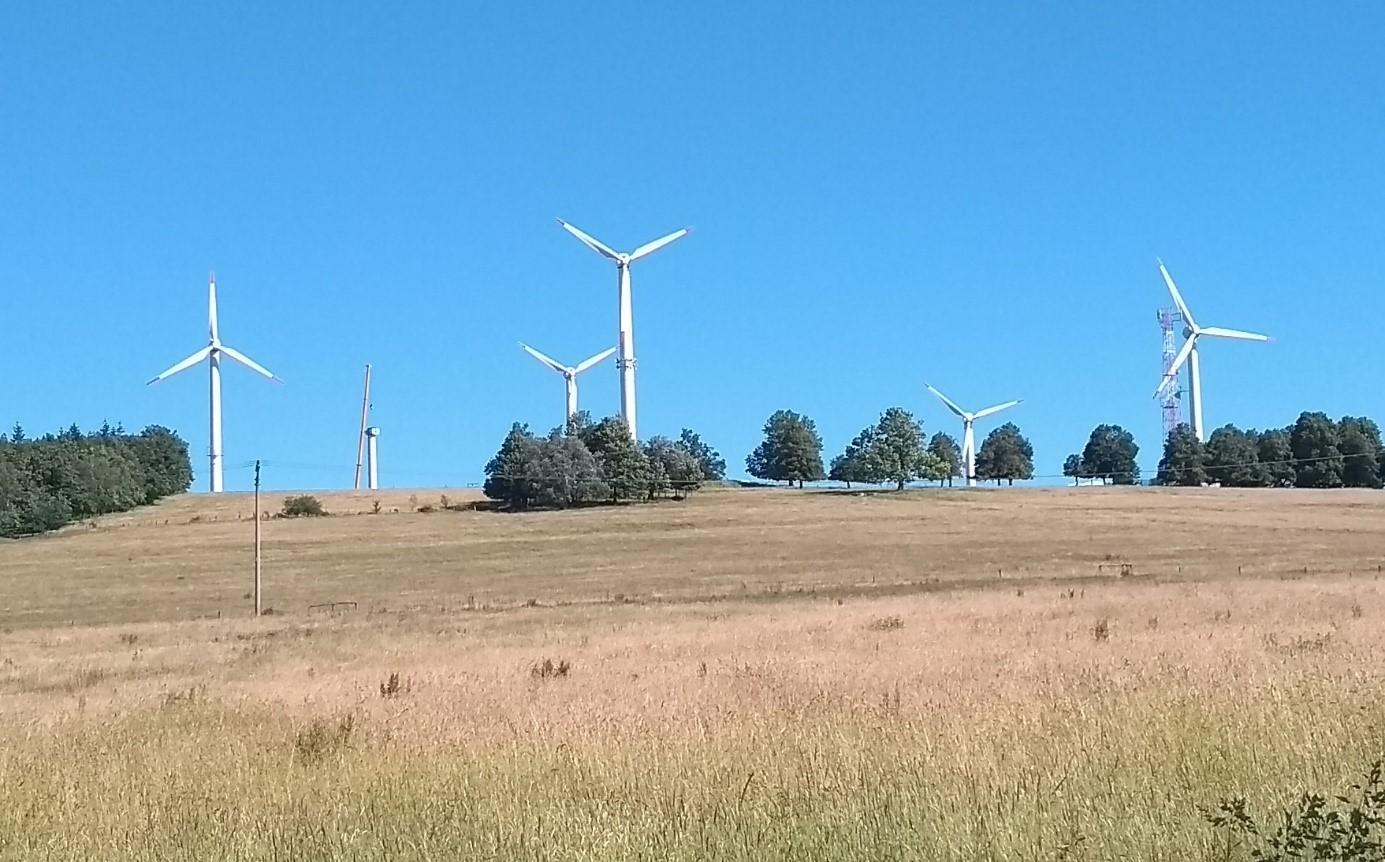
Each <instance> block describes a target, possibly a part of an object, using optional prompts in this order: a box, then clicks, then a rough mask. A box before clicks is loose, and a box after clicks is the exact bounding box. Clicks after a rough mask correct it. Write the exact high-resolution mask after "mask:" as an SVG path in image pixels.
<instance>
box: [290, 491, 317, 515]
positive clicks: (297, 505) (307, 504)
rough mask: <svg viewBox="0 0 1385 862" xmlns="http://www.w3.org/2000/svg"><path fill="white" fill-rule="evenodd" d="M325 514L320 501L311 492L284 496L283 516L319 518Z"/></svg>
mask: <svg viewBox="0 0 1385 862" xmlns="http://www.w3.org/2000/svg"><path fill="white" fill-rule="evenodd" d="M326 514H327V511H326V510H325V509H323V508H322V501H321V500H319V499H318V498H316V497H314V496H312V495H311V494H300V495H298V496H297V497H285V498H284V517H285V518H319V517H321V516H323V515H326Z"/></svg>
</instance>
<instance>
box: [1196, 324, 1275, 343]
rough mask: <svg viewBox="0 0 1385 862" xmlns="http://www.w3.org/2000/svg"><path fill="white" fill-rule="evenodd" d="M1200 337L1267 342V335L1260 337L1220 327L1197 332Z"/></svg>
mask: <svg viewBox="0 0 1385 862" xmlns="http://www.w3.org/2000/svg"><path fill="white" fill-rule="evenodd" d="M1199 334H1200V335H1211V336H1214V337H1216V338H1234V339H1236V340H1238V341H1269V340H1270V337H1269V336H1268V335H1261V334H1260V333H1258V332H1242V331H1241V330H1239V329H1223V328H1222V327H1220V326H1209V327H1207V328H1206V329H1202V330H1199Z"/></svg>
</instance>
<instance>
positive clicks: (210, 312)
mask: <svg viewBox="0 0 1385 862" xmlns="http://www.w3.org/2000/svg"><path fill="white" fill-rule="evenodd" d="M207 334H208V336H209V338H208V343H207V346H206V347H204V348H202V349H201V350H199V351H197V352H196V353H194V354H193V355H191V356H189V357H188V358H187V359H184V360H183V361H182V362H179V363H178V364H177V365H175V366H173V367H172V368H170V369H168V370H167V371H165V372H164V373H162V374H160V375H159V376H158V377H155V378H154V379H152V380H150V381H149V384H153V383H158V382H159V381H160V380H164V379H166V378H169V377H172V376H173V375H175V374H178V373H179V372H182V371H186V370H187V369H189V368H191V367H192V366H194V365H196V364H197V363H199V362H201V361H202V360H204V359H210V360H211V362H210V366H211V376H212V392H211V401H212V416H211V424H212V446H211V459H212V470H211V490H212V493H213V494H219V493H221V356H222V354H225V355H226V356H229V357H230V358H232V359H234V360H235V361H237V362H239V363H240V364H241V365H244V366H245V367H246V368H249V369H250V370H251V371H254V372H256V373H259V374H263V375H264V376H265V377H268V378H269V379H270V380H273V381H274V382H276V383H282V382H283V381H281V380H280V379H279V378H277V377H275V376H274V374H273V373H272V372H270V370H269V369H267V368H265V367H264V366H263V365H261V364H259V363H258V362H256V361H255V360H253V359H251V358H250V357H249V356H246V355H245V354H244V353H241V352H240V351H239V350H236V349H235V348H232V347H228V346H226V345H225V344H222V343H221V336H220V335H219V334H218V333H217V327H216V273H212V275H211V278H210V280H209V281H208V284H207ZM149 384H146V385H149Z"/></svg>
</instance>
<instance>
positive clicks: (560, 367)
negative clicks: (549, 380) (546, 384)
mask: <svg viewBox="0 0 1385 862" xmlns="http://www.w3.org/2000/svg"><path fill="white" fill-rule="evenodd" d="M519 346H520V347H523V348H524V350H525V351H526V352H527V353H528V354H529V355H530V356H532V357H534V358H535V359H537V360H538V361H540V362H542V363H543V364H544V365H547V366H548V367H549V368H552V369H553V370H554V371H556V372H558V373H559V374H566V373H567V366H566V365H564V364H562V363H561V362H559V361H558V360H556V359H553V358H552V357H549V356H545V355H544V354H542V353H540V352H538V351H537V350H535V349H534V348H532V347H530V346H529V345H527V344H525V343H524V342H523V341H521V342H520V343H519Z"/></svg>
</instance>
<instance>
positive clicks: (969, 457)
mask: <svg viewBox="0 0 1385 862" xmlns="http://www.w3.org/2000/svg"><path fill="white" fill-rule="evenodd" d="M924 385H925V386H928V391H929V392H932V393H933V394H934V395H936V396H938V400H939V401H941V402H943V403H944V404H946V405H947V409H949V410H951V411H952V412H953V413H956V414H957V415H958V416H959V417H961V419H962V464H963V465H964V469H965V470H966V474H967V487H968V488H974V487H976V432H975V430H974V429H973V428H972V426H973V425H974V424H975V422H976V420H977V419H984V418H986V417H987V416H993V415H995V414H996V413H999V412H1000V411H1002V410H1009V409H1010V408H1011V407H1014V406H1015V405H1016V404H1019V403H1020V402H1019V401H1006V402H1005V403H1004V404H997V405H995V406H994V407H987V408H986V409H985V410H977V411H976V412H975V413H968V412H967V411H965V410H963V409H962V408H961V407H958V406H957V405H956V403H954V402H953V400H952V399H951V398H948V397H947V396H946V395H944V394H942V393H941V392H939V391H938V390H936V389H934V388H933V387H932V386H931V385H929V384H924Z"/></svg>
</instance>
